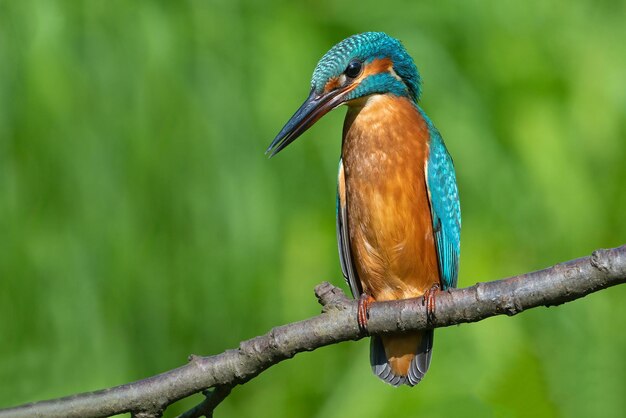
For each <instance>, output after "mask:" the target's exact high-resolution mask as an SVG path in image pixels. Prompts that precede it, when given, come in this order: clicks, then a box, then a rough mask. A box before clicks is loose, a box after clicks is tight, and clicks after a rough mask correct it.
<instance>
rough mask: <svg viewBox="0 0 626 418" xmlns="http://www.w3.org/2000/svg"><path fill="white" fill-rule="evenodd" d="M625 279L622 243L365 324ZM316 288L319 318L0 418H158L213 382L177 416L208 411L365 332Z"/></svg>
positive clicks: (391, 306)
mask: <svg viewBox="0 0 626 418" xmlns="http://www.w3.org/2000/svg"><path fill="white" fill-rule="evenodd" d="M624 282H626V245H623V246H621V247H618V248H613V249H609V250H598V251H595V252H594V253H593V254H592V255H591V256H589V257H584V258H580V259H577V260H572V261H568V262H565V263H562V264H558V265H556V266H553V267H550V268H547V269H545V270H541V271H537V272H533V273H527V274H522V275H520V276H515V277H511V278H509V279H504V280H498V281H493V282H488V283H478V284H476V285H474V286H472V287H468V288H465V289H454V290H447V291H445V292H442V293H440V294H438V295H437V306H436V312H435V317H434V318H433V320H432V322H427V316H426V309H425V307H424V306H423V299H422V298H417V299H407V300H401V301H393V302H380V303H373V304H372V305H371V307H370V318H369V322H368V328H369V332H370V333H371V334H384V333H391V332H404V331H410V330H421V329H427V328H438V327H447V326H451V325H456V324H461V323H466V322H476V321H480V320H482V319H485V318H488V317H490V316H496V315H503V314H505V315H516V314H518V313H520V312H522V311H524V310H526V309H530V308H534V307H537V306H554V305H560V304H562V303H565V302H569V301H572V300H574V299H578V298H581V297H583V296H586V295H588V294H590V293H593V292H596V291H598V290H601V289H605V288H607V287H611V286H615V285H617V284H621V283H624ZM315 293H316V295H317V297H318V299H319V301H320V303H321V304H322V305H323V306H324V309H323V313H322V314H321V315H318V316H315V317H313V318H310V319H307V320H304V321H299V322H295V323H292V324H288V325H283V326H280V327H276V328H273V329H272V330H271V331H270V332H269V333H267V334H265V335H262V336H260V337H256V338H252V339H250V340H247V341H243V342H242V343H241V344H240V345H239V348H237V349H232V350H227V351H225V352H223V353H221V354H217V355H214V356H209V357H200V356H194V355H192V356H190V358H189V362H188V363H187V364H186V365H184V366H182V367H179V368H177V369H174V370H170V371H168V372H165V373H162V374H159V375H157V376H153V377H150V378H147V379H144V380H139V381H137V382H134V383H129V384H126V385H121V386H116V387H113V388H110V389H105V390H100V391H97V392H90V393H83V394H79V395H74V396H70V397H66V398H60V399H55V400H49V401H42V402H36V403H31V404H26V405H22V406H18V407H15V408H10V409H4V410H0V418H7V417H15V418H18V417H33V416H45V417H68V418H70V417H106V416H111V415H116V414H120V413H125V412H131V413H132V414H133V416H135V417H159V416H161V415H162V412H163V410H165V408H166V407H167V406H168V405H170V404H172V403H173V402H175V401H177V400H179V399H182V398H185V397H187V396H190V395H192V394H194V393H198V392H201V391H204V390H206V389H208V388H212V387H215V389H214V391H213V392H211V393H210V394H207V399H206V400H205V401H204V402H202V403H201V404H200V405H198V406H197V407H195V408H194V409H192V410H190V411H188V412H187V413H185V414H183V415H182V416H183V417H198V416H202V415H205V416H211V414H212V411H213V409H214V408H215V407H216V406H217V405H218V404H219V403H220V402H221V401H222V400H223V399H224V398H225V397H226V396H227V395H228V394H229V393H230V390H231V388H233V387H234V386H236V385H238V384H242V383H245V382H247V381H248V380H250V379H252V378H254V377H255V376H257V375H259V374H260V373H261V372H263V371H264V370H265V369H267V368H269V367H270V366H272V365H274V364H276V363H278V362H280V361H283V360H286V359H289V358H291V357H293V356H294V355H295V354H297V353H300V352H303V351H312V350H315V349H316V348H319V347H323V346H326V345H330V344H335V343H338V342H341V341H347V340H358V339H360V338H363V337H364V336H365V335H364V334H363V333H362V332H360V331H359V327H358V325H357V320H356V317H357V313H356V312H357V304H356V302H355V301H352V300H349V299H348V298H347V297H346V296H345V294H344V293H343V292H342V291H341V290H340V289H338V288H336V287H334V286H332V285H330V284H329V283H326V282H325V283H322V284H321V285H319V286H317V287H316V289H315Z"/></svg>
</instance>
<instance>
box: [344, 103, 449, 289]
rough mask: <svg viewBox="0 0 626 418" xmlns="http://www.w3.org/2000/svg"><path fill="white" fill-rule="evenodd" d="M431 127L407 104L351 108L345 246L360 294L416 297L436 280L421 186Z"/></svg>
mask: <svg viewBox="0 0 626 418" xmlns="http://www.w3.org/2000/svg"><path fill="white" fill-rule="evenodd" d="M428 138H429V136H428V127H427V125H426V123H425V121H424V119H423V118H422V116H421V115H420V114H419V112H418V111H417V109H416V108H415V107H414V106H413V105H412V104H411V103H410V102H409V100H407V99H404V98H400V97H396V96H391V95H377V96H371V97H370V98H369V99H367V100H362V101H361V102H360V103H356V104H352V106H351V107H350V110H349V111H348V115H347V117H346V124H345V126H344V142H343V149H342V158H343V165H344V170H345V187H346V204H347V213H348V227H349V235H350V246H351V251H352V256H353V260H354V264H355V267H356V270H357V273H358V276H359V279H360V281H361V285H362V287H363V291H364V292H365V293H367V294H369V295H371V296H372V297H373V298H374V299H375V300H378V301H384V300H394V299H405V298H410V297H417V296H421V295H423V294H424V292H425V291H426V290H428V289H430V288H431V287H432V286H433V285H434V284H438V283H439V269H438V264H437V255H436V249H435V242H434V237H433V228H432V218H431V212H430V203H429V199H428V191H427V187H426V173H425V164H426V161H427V158H428Z"/></svg>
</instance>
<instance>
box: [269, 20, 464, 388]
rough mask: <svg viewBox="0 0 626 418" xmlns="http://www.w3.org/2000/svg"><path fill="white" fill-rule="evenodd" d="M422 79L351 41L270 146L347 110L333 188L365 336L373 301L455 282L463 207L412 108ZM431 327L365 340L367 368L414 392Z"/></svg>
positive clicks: (433, 136)
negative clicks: (337, 110) (340, 109)
mask: <svg viewBox="0 0 626 418" xmlns="http://www.w3.org/2000/svg"><path fill="white" fill-rule="evenodd" d="M421 92H422V79H421V76H420V73H419V71H418V69H417V67H416V65H415V63H414V61H413V59H412V58H411V56H410V55H409V54H408V52H407V51H406V49H405V48H404V46H403V44H402V43H401V42H400V41H399V40H397V39H395V38H393V37H391V36H389V35H387V34H385V33H383V32H365V33H360V34H356V35H352V36H350V37H348V38H346V39H344V40H342V41H341V42H339V43H338V44H336V45H335V46H333V47H332V48H331V49H330V50H329V51H328V52H327V53H326V54H324V56H323V57H322V58H321V59H320V61H319V62H318V64H317V66H316V67H315V69H314V71H313V77H312V80H311V90H310V93H309V96H308V97H307V99H306V100H305V101H304V103H303V104H302V105H301V106H300V108H299V109H298V110H297V111H296V112H295V114H294V115H293V116H292V117H291V119H289V121H288V122H287V123H286V124H285V126H284V127H283V128H282V130H281V131H280V132H279V133H278V135H277V136H276V137H275V139H274V140H273V141H272V143H271V144H270V146H269V147H268V149H267V151H266V154H269V156H270V157H272V156H274V155H276V154H277V153H279V152H280V151H281V150H283V149H284V148H285V147H287V146H288V145H289V144H290V143H292V142H293V141H294V140H296V139H297V138H298V137H300V136H301V135H302V134H303V133H304V132H305V131H306V130H307V129H309V128H310V127H311V126H312V125H313V124H315V122H317V121H318V120H319V119H320V118H321V117H322V116H324V115H325V114H326V113H328V112H330V111H331V110H333V109H335V108H337V107H339V106H341V105H344V104H345V105H347V108H348V110H347V112H346V117H345V120H344V125H343V136H342V146H341V158H340V160H339V173H338V182H337V196H336V200H337V214H336V218H337V243H338V247H339V260H340V264H341V269H342V273H343V275H344V277H345V279H346V281H347V283H348V285H349V287H350V290H351V292H352V295H353V296H354V298H358V301H359V303H358V315H357V316H358V324H359V326H360V327H362V328H363V329H364V330H365V331H367V318H368V313H369V306H370V304H371V303H375V302H380V301H390V300H399V299H408V298H416V297H421V296H423V297H424V299H423V300H424V301H425V303H426V305H427V311H428V316H429V318H432V315H434V313H435V307H436V304H435V301H436V295H437V293H438V292H440V291H443V290H446V289H449V288H454V287H456V285H457V278H458V269H459V254H460V234H461V209H460V201H459V194H458V187H457V182H456V173H455V169H454V164H453V161H452V158H451V157H450V154H449V153H448V150H447V148H446V146H445V144H444V142H443V139H442V137H441V135H440V133H439V131H438V130H437V128H435V125H434V124H433V122H432V121H431V119H429V117H428V116H427V115H426V113H425V112H424V110H423V109H422V108H421V107H420V105H419V103H420V98H421ZM433 338H434V333H433V330H432V329H429V330H424V331H422V330H420V331H417V332H409V333H406V334H388V335H382V336H377V335H373V336H372V337H371V339H370V364H371V368H372V371H373V372H374V374H375V375H376V376H378V377H379V378H380V379H382V380H383V381H385V382H387V383H389V384H391V385H393V386H401V385H408V386H414V385H416V384H418V383H419V382H420V381H421V380H422V379H423V377H424V375H425V374H426V372H427V371H428V369H429V367H430V363H431V358H432V349H433Z"/></svg>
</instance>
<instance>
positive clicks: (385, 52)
mask: <svg viewBox="0 0 626 418" xmlns="http://www.w3.org/2000/svg"><path fill="white" fill-rule="evenodd" d="M383 58H389V59H391V61H392V62H393V70H394V71H395V73H396V74H397V75H398V76H399V77H400V78H401V79H402V80H401V81H400V80H398V79H397V78H396V77H394V76H393V75H392V74H389V73H381V74H374V75H371V76H369V77H368V78H366V79H365V80H363V81H362V82H361V83H360V84H359V86H358V87H357V88H356V89H354V90H353V91H352V92H350V94H349V96H348V100H352V99H356V98H359V97H363V96H367V95H369V94H374V93H392V94H396V95H398V96H407V97H410V98H411V99H412V100H413V101H415V102H417V101H418V100H419V98H420V93H421V78H420V75H419V72H418V71H417V68H416V67H415V63H414V62H413V59H412V58H411V57H410V55H409V54H408V53H407V52H406V50H405V49H404V46H402V43H400V41H398V40H397V39H394V38H392V37H390V36H389V35H387V34H385V33H383V32H365V33H360V34H358V35H353V36H351V37H349V38H346V39H344V40H343V41H341V42H339V43H338V44H337V45H335V46H333V47H332V48H331V49H330V51H328V52H327V53H326V54H325V55H324V56H323V57H322V59H321V60H320V61H319V63H318V64H317V66H316V67H315V71H313V78H312V80H311V87H312V88H313V89H314V90H315V91H316V92H317V93H318V94H321V93H322V91H323V90H324V86H325V85H326V83H327V82H328V81H329V80H330V79H332V78H334V77H339V76H340V75H341V74H342V73H343V72H344V71H345V69H346V67H347V66H348V63H349V62H350V61H351V60H353V59H356V60H359V61H361V62H363V63H368V62H371V61H374V60H376V59H383Z"/></svg>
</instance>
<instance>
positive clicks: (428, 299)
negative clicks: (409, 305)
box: [423, 283, 440, 323]
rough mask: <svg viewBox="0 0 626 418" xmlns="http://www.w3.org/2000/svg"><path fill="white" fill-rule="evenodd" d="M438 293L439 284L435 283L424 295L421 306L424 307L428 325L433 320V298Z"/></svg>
mask: <svg viewBox="0 0 626 418" xmlns="http://www.w3.org/2000/svg"><path fill="white" fill-rule="evenodd" d="M439 292H440V290H439V284H438V283H435V284H434V285H433V286H432V287H431V288H430V289H428V290H427V291H426V292H425V293H424V301H423V304H425V305H426V321H427V322H428V323H431V322H432V321H433V320H434V319H435V296H436V295H437V293H439Z"/></svg>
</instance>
